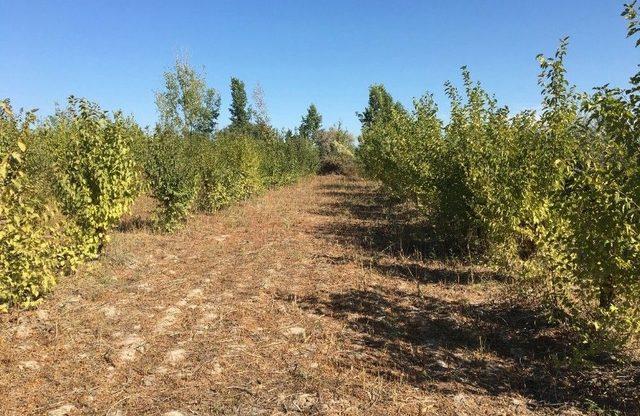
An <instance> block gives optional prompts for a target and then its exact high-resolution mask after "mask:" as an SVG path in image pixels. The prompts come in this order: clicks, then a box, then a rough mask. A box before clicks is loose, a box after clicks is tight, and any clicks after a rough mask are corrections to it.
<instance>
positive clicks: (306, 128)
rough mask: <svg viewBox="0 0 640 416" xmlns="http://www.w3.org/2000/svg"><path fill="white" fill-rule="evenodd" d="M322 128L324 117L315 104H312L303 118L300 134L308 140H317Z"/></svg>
mask: <svg viewBox="0 0 640 416" xmlns="http://www.w3.org/2000/svg"><path fill="white" fill-rule="evenodd" d="M321 127H322V115H320V113H319V112H318V109H317V108H316V106H315V104H311V105H310V106H309V108H308V109H307V114H306V115H305V116H303V117H302V122H301V123H300V128H299V129H298V132H299V134H300V136H302V137H304V138H306V139H315V136H316V134H317V133H318V131H319V130H320V128H321Z"/></svg>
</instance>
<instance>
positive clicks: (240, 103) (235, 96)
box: [229, 78, 252, 129]
mask: <svg viewBox="0 0 640 416" xmlns="http://www.w3.org/2000/svg"><path fill="white" fill-rule="evenodd" d="M229 112H231V128H233V129H244V128H247V127H248V125H249V121H250V120H251V113H252V110H251V109H250V108H248V107H247V91H246V90H245V88H244V82H242V81H240V80H239V79H238V78H231V107H229Z"/></svg>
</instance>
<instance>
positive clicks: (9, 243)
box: [0, 101, 59, 311]
mask: <svg viewBox="0 0 640 416" xmlns="http://www.w3.org/2000/svg"><path fill="white" fill-rule="evenodd" d="M34 118H35V117H34V116H33V114H32V113H29V114H27V115H26V117H25V118H24V120H20V119H19V118H18V117H16V116H14V115H13V113H12V110H11V107H10V106H9V103H8V102H7V101H4V102H0V157H1V159H0V186H1V188H0V311H2V310H6V309H7V308H8V307H10V306H12V305H18V306H22V307H29V306H32V305H34V304H35V303H37V302H38V300H39V298H40V297H41V296H42V294H43V293H46V292H47V291H48V290H49V289H50V288H51V287H52V286H53V285H55V283H56V280H57V277H58V274H59V264H58V259H57V247H56V245H55V244H56V239H55V235H54V231H53V229H52V228H50V226H51V222H50V215H48V212H47V210H46V209H45V208H44V207H43V206H41V205H40V204H39V203H38V202H39V201H38V200H37V199H34V198H32V197H33V193H32V191H33V189H32V186H31V184H30V183H29V181H28V178H27V176H26V174H25V159H24V158H25V153H26V149H27V143H28V142H30V141H31V137H30V136H31V131H30V124H31V123H32V122H33V119H34Z"/></svg>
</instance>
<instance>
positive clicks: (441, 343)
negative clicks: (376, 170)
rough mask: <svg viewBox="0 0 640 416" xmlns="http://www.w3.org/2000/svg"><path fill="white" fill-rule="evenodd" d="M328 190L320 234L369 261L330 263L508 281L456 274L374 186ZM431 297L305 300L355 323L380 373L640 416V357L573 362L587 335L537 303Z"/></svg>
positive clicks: (407, 275)
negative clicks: (555, 319)
mask: <svg viewBox="0 0 640 416" xmlns="http://www.w3.org/2000/svg"><path fill="white" fill-rule="evenodd" d="M322 191H323V192H324V193H325V194H326V195H328V196H332V198H331V200H332V201H331V202H329V203H327V204H326V205H325V206H323V207H321V209H319V210H315V211H314V212H313V213H314V214H317V215H326V216H327V217H329V218H331V220H330V221H326V222H322V224H321V225H318V226H317V227H316V229H315V232H316V233H317V235H319V236H322V237H324V238H326V239H328V240H330V241H332V242H337V243H339V244H341V245H345V246H349V247H355V248H357V249H358V250H359V253H362V254H363V255H362V256H358V258H357V259H356V257H355V256H354V257H353V258H349V257H345V256H335V255H333V256H331V255H327V254H326V253H323V254H322V255H321V256H323V258H324V259H325V260H327V261H329V262H331V263H335V264H348V263H350V262H355V261H359V262H362V261H364V262H365V264H363V265H362V266H363V267H370V268H372V269H375V271H376V272H378V273H380V274H382V275H385V276H389V277H390V278H394V279H395V278H399V279H405V280H410V281H413V282H417V283H425V284H426V283H445V284H448V285H458V284H468V283H474V282H476V281H478V280H499V281H502V280H504V279H505V277H504V276H500V275H496V274H493V273H491V272H489V271H484V270H483V269H482V268H477V267H474V266H473V264H467V265H462V266H461V267H458V268H456V267H451V266H450V264H451V263H447V262H446V261H445V260H446V259H447V258H449V257H447V256H450V251H447V250H446V249H444V250H443V248H442V247H440V246H439V245H438V244H439V243H441V242H439V241H438V240H437V239H435V238H434V236H433V232H432V230H430V229H429V226H428V225H427V224H425V222H424V221H423V220H422V219H421V218H422V217H421V216H419V215H418V213H417V212H416V211H415V210H412V208H411V207H405V206H401V205H399V204H397V203H396V201H393V200H389V199H388V198H386V197H385V196H384V195H382V193H381V192H378V191H377V190H376V189H374V188H372V187H371V186H369V185H365V184H360V183H358V182H353V183H348V184H347V183H345V184H343V183H340V184H329V185H326V186H324V187H323V188H322ZM425 258H428V259H430V260H431V261H424V259H425ZM363 259H364V260H363ZM434 260H435V261H434ZM458 264H459V263H458ZM431 290H436V289H433V286H431V287H427V288H426V289H425V290H423V291H422V292H417V293H416V292H410V291H403V290H401V289H399V288H395V286H394V285H382V286H376V288H375V289H366V290H356V289H349V290H340V291H336V292H320V293H318V294H317V295H316V296H307V297H305V298H302V299H299V298H298V299H297V302H298V304H299V305H300V306H301V307H302V308H303V309H305V310H308V311H312V312H314V313H316V314H321V315H325V316H327V317H330V318H332V319H336V320H339V321H341V322H344V323H345V324H346V325H347V327H348V328H350V329H351V331H353V332H354V334H355V341H351V342H353V343H354V344H357V345H353V348H354V350H356V349H358V348H366V349H367V351H366V352H367V354H366V356H367V357H369V358H367V359H366V360H364V359H363V360H361V362H360V363H359V364H358V365H361V366H363V367H364V368H365V369H366V371H368V372H370V373H371V374H375V375H384V376H386V377H388V378H390V379H398V378H401V379H403V380H406V381H407V382H409V383H412V384H413V385H415V386H416V387H420V388H424V389H427V390H433V391H436V392H439V393H443V394H457V393H459V392H468V393H477V392H481V393H484V394H488V395H496V396H497V395H508V394H513V393H517V394H520V395H522V396H524V397H527V398H529V399H531V400H532V401H533V402H531V403H529V405H530V406H541V407H544V408H546V409H547V410H549V411H552V412H553V411H554V410H557V409H558V408H559V407H565V406H569V405H574V406H577V407H579V408H582V409H583V410H586V411H591V410H593V408H590V406H591V405H590V404H589V403H592V404H596V405H597V407H598V408H600V409H605V410H607V411H612V412H615V411H617V412H622V413H623V414H640V362H638V361H637V360H631V359H629V360H627V361H626V362H620V361H617V360H611V359H605V358H602V357H601V359H600V361H590V362H588V363H585V362H578V361H577V360H575V359H572V357H574V352H575V350H576V347H577V346H578V344H579V338H578V337H577V336H576V334H575V333H573V332H571V331H570V330H569V329H567V328H565V327H562V326H559V325H553V324H550V323H549V322H550V320H549V316H548V313H547V311H548V310H547V309H545V308H543V307H542V306H541V305H539V304H538V303H536V302H533V301H526V300H522V299H520V300H518V301H517V302H512V301H509V300H503V299H498V300H495V299H494V300H486V299H484V300H482V301H479V302H474V303H469V302H468V301H449V300H445V299H446V298H443V297H438V296H437V294H435V293H432V292H430V291H431ZM285 298H286V296H285ZM371 356H373V357H375V359H370V357H371ZM349 360H351V361H349ZM352 360H353V354H352V355H351V356H350V357H345V358H344V366H345V367H346V368H347V367H349V366H350V365H353V361H352ZM338 362H340V360H338Z"/></svg>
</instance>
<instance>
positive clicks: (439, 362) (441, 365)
mask: <svg viewBox="0 0 640 416" xmlns="http://www.w3.org/2000/svg"><path fill="white" fill-rule="evenodd" d="M436 364H438V366H440V367H442V368H449V364H447V363H445V362H444V361H442V360H438V361H436Z"/></svg>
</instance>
